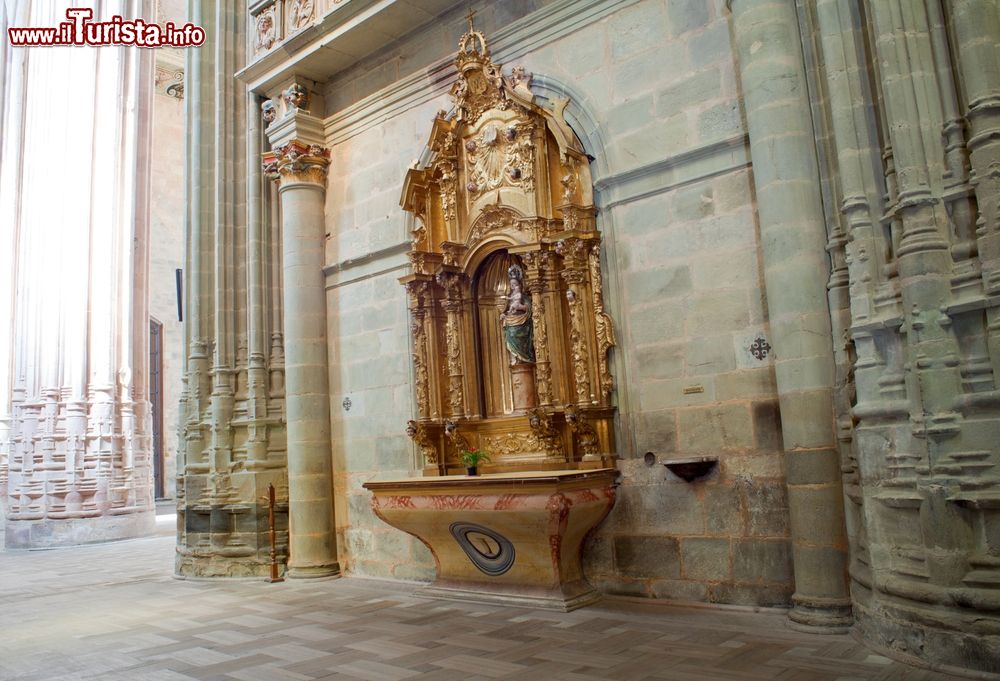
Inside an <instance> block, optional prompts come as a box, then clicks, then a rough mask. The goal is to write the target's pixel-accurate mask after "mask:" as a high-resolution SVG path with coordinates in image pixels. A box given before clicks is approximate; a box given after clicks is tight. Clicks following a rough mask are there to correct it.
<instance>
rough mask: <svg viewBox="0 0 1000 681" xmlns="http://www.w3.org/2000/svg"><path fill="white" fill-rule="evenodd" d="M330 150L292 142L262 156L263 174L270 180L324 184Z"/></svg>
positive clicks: (295, 141)
mask: <svg viewBox="0 0 1000 681" xmlns="http://www.w3.org/2000/svg"><path fill="white" fill-rule="evenodd" d="M329 165H330V150H329V149H326V148H324V147H321V146H319V145H318V144H305V143H303V142H300V141H298V140H292V141H291V142H288V143H287V144H285V145H282V146H281V147H278V148H277V149H274V150H272V151H268V152H266V153H264V155H263V167H264V174H265V175H266V176H267V177H268V178H270V179H272V180H282V181H285V180H287V181H294V182H313V183H315V184H324V183H325V182H326V171H327V168H328V167H329Z"/></svg>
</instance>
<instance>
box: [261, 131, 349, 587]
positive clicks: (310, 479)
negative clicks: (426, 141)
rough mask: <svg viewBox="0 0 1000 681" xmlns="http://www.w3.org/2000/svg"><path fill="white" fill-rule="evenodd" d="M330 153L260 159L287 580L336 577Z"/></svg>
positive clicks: (305, 148)
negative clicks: (272, 223) (283, 461)
mask: <svg viewBox="0 0 1000 681" xmlns="http://www.w3.org/2000/svg"><path fill="white" fill-rule="evenodd" d="M329 154H330V152H329V150H326V149H323V148H322V147H320V146H318V145H306V144H304V143H302V142H300V141H298V140H292V141H290V142H288V143H286V144H285V145H284V146H282V147H280V148H279V149H278V150H277V151H276V152H271V153H270V154H267V155H265V165H266V167H267V169H268V170H270V171H272V172H273V171H275V170H276V171H277V173H278V177H279V189H278V192H279V197H280V198H279V201H280V203H281V220H282V230H283V232H282V234H283V238H282V264H283V273H284V295H283V298H284V310H285V319H284V330H285V334H284V335H285V408H286V414H287V424H288V425H287V427H288V514H289V561H288V576H289V577H327V576H331V575H336V574H338V573H339V572H340V566H339V565H338V563H337V545H336V535H335V527H334V515H333V458H332V454H331V449H330V388H329V368H328V360H327V342H326V331H327V329H326V288H325V279H324V275H323V265H324V263H325V252H324V249H325V233H326V229H325V217H324V207H323V203H324V191H325V186H326V168H327V166H328V165H329V162H330V161H329Z"/></svg>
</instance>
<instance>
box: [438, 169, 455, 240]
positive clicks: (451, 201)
mask: <svg viewBox="0 0 1000 681" xmlns="http://www.w3.org/2000/svg"><path fill="white" fill-rule="evenodd" d="M437 172H438V176H439V180H438V186H439V187H440V196H441V212H442V214H443V215H444V219H445V222H446V223H448V224H449V225H450V224H454V222H455V219H456V217H457V212H456V211H457V202H458V200H457V194H456V192H457V183H458V167H457V165H456V164H455V161H454V159H451V158H443V159H441V160H440V161H438V163H437Z"/></svg>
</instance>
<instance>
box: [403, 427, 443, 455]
mask: <svg viewBox="0 0 1000 681" xmlns="http://www.w3.org/2000/svg"><path fill="white" fill-rule="evenodd" d="M406 434H407V435H408V436H409V438H410V439H411V440H413V442H414V444H416V445H417V449H419V450H420V455H421V456H422V457H423V459H424V463H425V464H427V465H434V464H436V463H437V462H438V455H437V448H436V447H435V446H434V443H433V442H431V437H430V434H429V433H428V432H427V426H426V425H425V424H424V423H421V422H420V421H414V420H413V419H410V420H409V421H407V422H406Z"/></svg>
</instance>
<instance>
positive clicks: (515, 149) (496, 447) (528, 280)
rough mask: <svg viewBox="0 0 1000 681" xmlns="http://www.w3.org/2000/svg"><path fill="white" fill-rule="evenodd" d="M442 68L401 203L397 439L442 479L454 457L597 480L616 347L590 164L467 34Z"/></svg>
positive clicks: (608, 426) (607, 444)
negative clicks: (404, 325)
mask: <svg viewBox="0 0 1000 681" xmlns="http://www.w3.org/2000/svg"><path fill="white" fill-rule="evenodd" d="M455 67H456V71H457V74H456V80H455V83H454V86H453V87H452V89H451V98H452V103H453V109H452V112H451V113H448V112H445V111H440V112H439V113H438V114H437V116H436V117H435V118H434V120H433V122H432V126H431V134H430V138H429V140H428V142H427V147H428V149H429V151H430V154H429V157H428V160H427V161H426V162H425V163H421V164H415V165H414V167H413V168H411V169H410V170H409V171H408V173H407V175H406V180H405V183H404V187H403V195H402V199H401V204H402V207H403V208H404V209H405V210H406V211H408V212H410V213H411V214H412V216H413V218H412V224H411V235H412V241H411V248H410V252H409V254H408V255H409V260H410V263H411V265H412V273H411V274H409V275H407V276H405V277H402V278H401V280H400V281H401V283H403V284H405V285H406V287H407V291H408V300H409V308H410V314H411V323H410V327H409V330H410V337H411V343H412V345H411V347H412V348H413V350H412V353H411V356H412V361H413V365H414V379H415V380H414V394H415V397H416V406H417V410H416V414H415V417H416V418H415V419H414V420H413V421H412V422H411V424H410V426H409V428H408V432H409V433H410V436H411V438H413V439H414V441H415V442H416V444H417V449H418V451H419V452H420V455H421V459H422V460H423V462H424V466H425V471H428V470H430V469H433V470H435V471H436V472H437V473H438V474H447V473H449V472H457V469H459V467H460V465H461V464H460V460H459V459H458V455H459V454H460V450H461V449H462V448H471V449H480V450H483V451H486V452H488V453H489V454H490V456H491V457H492V460H493V461H492V464H491V465H492V466H494V467H498V468H500V469H502V470H525V469H532V468H533V467H535V466H538V465H541V466H543V467H553V466H558V467H569V468H573V467H580V466H584V467H586V466H588V465H593V466H597V465H602V462H603V464H607V463H609V462H610V460H611V459H610V457H612V456H613V452H614V442H613V431H614V428H613V418H614V410H615V408H614V406H613V402H612V396H613V391H614V380H613V377H612V376H611V374H610V369H609V363H608V353H609V352H610V350H611V348H613V347H614V345H615V334H614V328H613V325H612V321H611V317H610V315H608V313H607V312H606V311H605V308H604V304H603V282H602V278H601V271H600V253H601V234H600V233H599V232H598V230H597V223H596V218H595V216H596V210H595V208H594V205H593V182H592V179H591V176H590V167H589V161H588V159H587V156H586V154H585V152H584V150H583V148H582V146H581V145H580V143H579V141H578V139H577V137H576V135H575V134H574V133H573V131H572V130H571V129H570V127H569V126H568V124H567V123H566V121H565V119H564V118H563V115H562V111H563V110H564V108H565V104H566V103H565V102H559V103H557V104H556V106H555V108H553V109H549V108H546V107H544V106H542V105H541V104H540V103H539V102H538V101H536V100H535V97H534V95H533V94H532V92H531V90H530V83H531V76H530V74H528V73H527V72H526V71H525V70H524V69H523V68H515V69H513V70H512V71H511V73H510V75H505V74H504V72H503V69H502V66H501V65H500V64H494V63H493V61H492V58H491V56H490V52H489V47H488V44H487V40H486V38H485V36H484V35H483V34H482V33H481V32H479V31H476V30H475V28H474V27H473V26H472V24H471V20H470V27H469V31H468V32H467V33H466V34H465V35H464V36H462V39H461V40H460V41H459V46H458V54H457V56H456V60H455ZM567 404H568V405H569V406H567ZM591 462H593V463H591ZM461 470H464V469H461Z"/></svg>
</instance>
